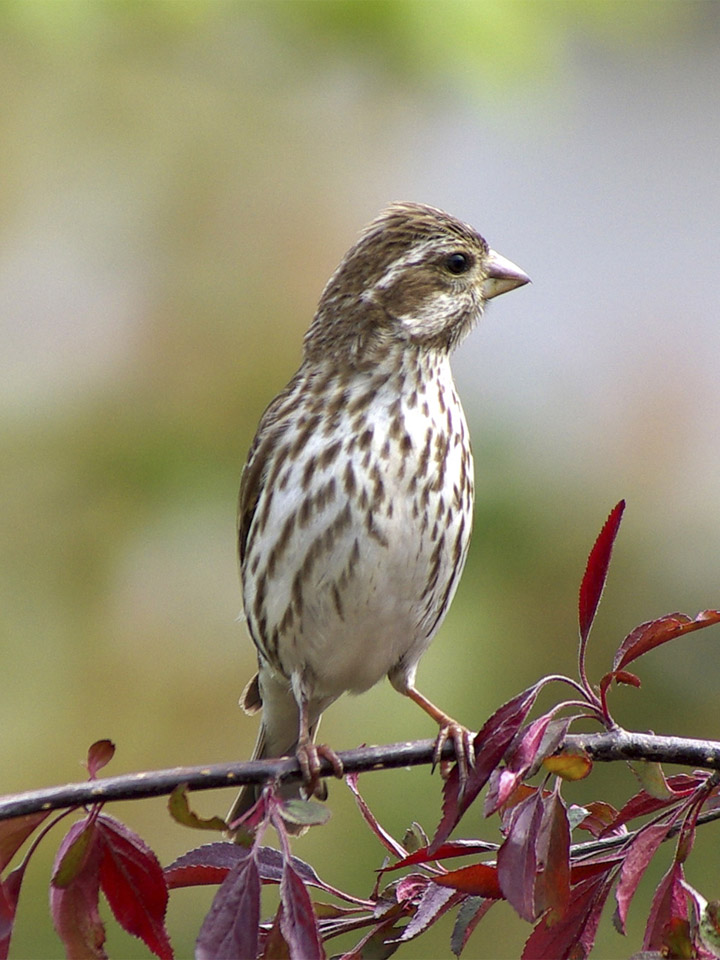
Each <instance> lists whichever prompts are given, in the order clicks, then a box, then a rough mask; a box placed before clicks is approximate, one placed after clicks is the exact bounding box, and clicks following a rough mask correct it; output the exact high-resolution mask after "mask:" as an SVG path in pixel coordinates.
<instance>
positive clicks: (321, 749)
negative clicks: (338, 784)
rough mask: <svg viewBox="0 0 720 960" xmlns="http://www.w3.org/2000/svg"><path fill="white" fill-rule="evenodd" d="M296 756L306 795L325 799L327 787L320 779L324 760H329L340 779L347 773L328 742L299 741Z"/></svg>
mask: <svg viewBox="0 0 720 960" xmlns="http://www.w3.org/2000/svg"><path fill="white" fill-rule="evenodd" d="M295 756H296V758H297V762H298V763H299V764H300V769H301V771H302V776H303V792H304V793H305V796H306V797H318V798H319V799H322V800H324V799H325V797H326V796H327V789H326V788H325V785H324V784H323V783H322V782H321V780H320V771H321V769H322V760H327V761H329V763H330V764H331V765H332V768H333V774H334V775H335V776H336V777H337V778H338V779H339V780H342V778H343V776H344V774H345V771H344V769H343V765H342V760H341V759H340V757H338V755H337V754H336V753H335V751H334V750H332V749H331V748H330V747H329V746H328V745H327V744H326V743H313V742H312V740H308V741H306V742H305V743H299V744H298V747H297V750H296V751H295Z"/></svg>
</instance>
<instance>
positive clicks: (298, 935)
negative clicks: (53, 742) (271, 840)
mask: <svg viewBox="0 0 720 960" xmlns="http://www.w3.org/2000/svg"><path fill="white" fill-rule="evenodd" d="M280 897H281V900H282V905H283V912H282V916H281V918H280V929H281V930H282V935H283V937H284V938H285V941H286V942H287V945H288V946H289V947H290V956H291V957H293V958H295V957H297V958H298V960H300V958H301V960H324V958H325V950H324V949H323V945H322V940H321V939H320V931H319V929H318V922H317V917H316V916H315V911H314V910H313V905H312V901H311V900H310V897H309V895H308V892H307V890H306V889H305V884H304V883H303V882H302V880H301V879H300V877H299V876H298V875H297V873H296V872H295V871H294V870H293V868H292V867H291V866H290V863H289V862H288V861H287V860H286V861H285V869H284V870H283V877H282V882H281V883H280ZM241 956H244V954H241Z"/></svg>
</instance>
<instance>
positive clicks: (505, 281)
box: [482, 250, 530, 300]
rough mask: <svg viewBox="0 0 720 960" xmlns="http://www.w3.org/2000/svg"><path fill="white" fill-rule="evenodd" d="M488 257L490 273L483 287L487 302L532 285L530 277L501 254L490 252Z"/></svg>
mask: <svg viewBox="0 0 720 960" xmlns="http://www.w3.org/2000/svg"><path fill="white" fill-rule="evenodd" d="M488 257H489V259H488V273H487V276H486V278H485V280H483V285H482V293H483V297H484V298H485V299H486V300H492V298H493V297H499V296H500V294H501V293H507V292H508V290H514V289H515V287H522V286H524V285H525V284H526V283H530V277H529V276H528V275H527V274H526V273H525V272H524V271H523V270H521V269H520V267H516V266H515V264H514V263H512V262H511V261H510V260H506V259H505V257H501V256H500V254H499V253H495V251H494V250H490V252H489V255H488Z"/></svg>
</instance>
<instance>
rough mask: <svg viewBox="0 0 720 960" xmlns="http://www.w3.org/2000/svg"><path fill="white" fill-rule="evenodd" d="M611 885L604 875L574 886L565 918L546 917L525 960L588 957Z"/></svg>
mask: <svg viewBox="0 0 720 960" xmlns="http://www.w3.org/2000/svg"><path fill="white" fill-rule="evenodd" d="M612 882H613V881H612V878H608V877H607V876H604V877H600V878H599V879H596V880H585V881H584V882H583V883H579V884H578V885H577V886H576V887H573V889H572V892H571V895H570V903H569V904H568V908H567V910H566V911H565V915H564V916H563V917H562V919H560V920H558V921H557V922H556V923H553V922H552V921H551V920H550V919H549V918H548V917H543V919H542V920H541V921H540V923H538V925H537V926H536V927H535V929H534V930H533V932H532V933H531V934H530V937H529V938H528V940H527V943H526V944H525V949H524V950H523V953H522V960H548V958H549V957H552V958H553V960H569V958H570V957H572V958H573V960H575V958H584V957H587V956H588V954H589V953H590V951H591V949H592V946H593V943H594V942H595V935H596V933H597V927H598V923H599V922H600V914H601V913H602V909H603V907H604V906H605V901H606V900H607V896H608V894H609V893H610V888H611V887H612Z"/></svg>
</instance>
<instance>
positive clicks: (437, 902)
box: [400, 883, 459, 942]
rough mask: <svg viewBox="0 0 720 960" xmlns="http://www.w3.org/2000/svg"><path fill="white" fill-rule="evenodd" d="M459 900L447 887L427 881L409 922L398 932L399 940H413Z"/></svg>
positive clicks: (457, 895)
mask: <svg viewBox="0 0 720 960" xmlns="http://www.w3.org/2000/svg"><path fill="white" fill-rule="evenodd" d="M458 900H459V894H457V893H456V892H455V891H454V890H451V889H449V888H448V887H442V886H437V884H434V883H429V884H428V885H427V887H426V888H425V891H424V893H423V895H422V897H421V898H420V903H418V905H417V909H416V910H415V914H414V916H413V917H412V918H411V919H410V923H408V925H407V926H406V927H405V929H404V930H403V932H402V933H401V934H400V940H401V941H403V942H405V941H406V940H414V939H415V937H418V936H420V934H421V933H423V932H424V931H425V930H427V928H428V927H431V926H432V925H433V923H435V921H436V920H439V919H440V917H442V916H443V914H445V913H447V911H448V910H450V909H451V907H454V906H455V904H456V903H457V902H458Z"/></svg>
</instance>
